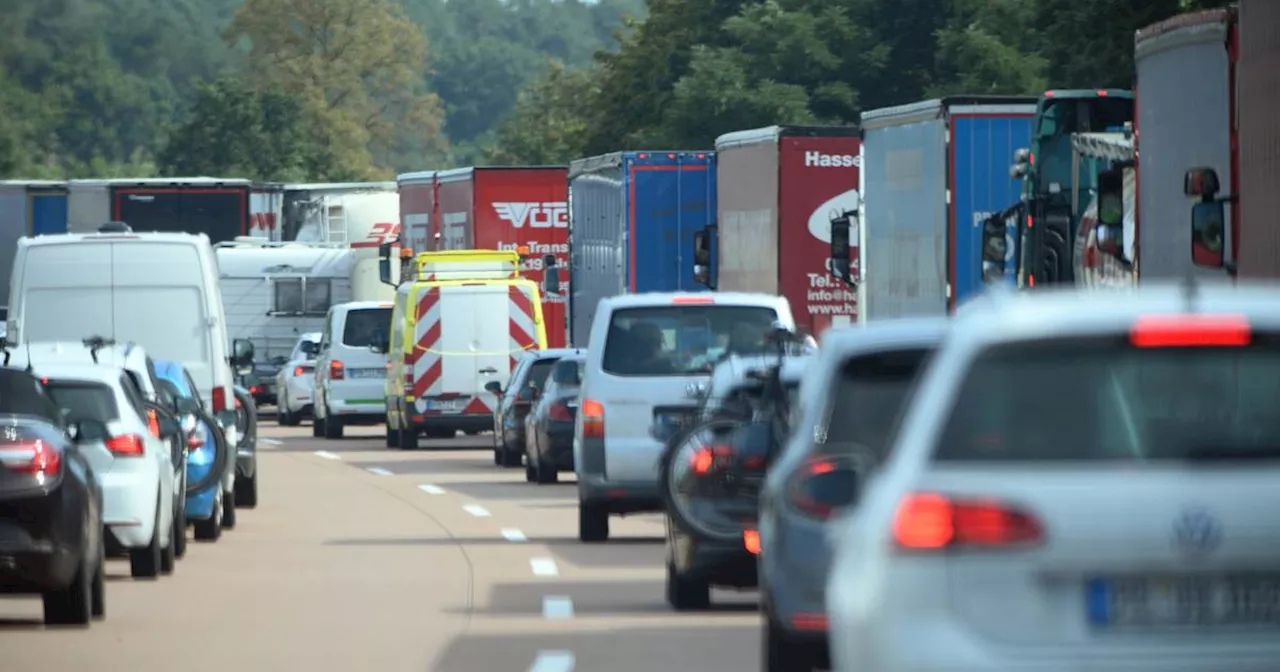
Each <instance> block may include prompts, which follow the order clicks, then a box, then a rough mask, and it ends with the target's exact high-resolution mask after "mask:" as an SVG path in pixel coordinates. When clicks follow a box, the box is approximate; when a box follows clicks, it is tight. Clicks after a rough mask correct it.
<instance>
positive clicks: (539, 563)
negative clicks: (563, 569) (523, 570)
mask: <svg viewBox="0 0 1280 672" xmlns="http://www.w3.org/2000/svg"><path fill="white" fill-rule="evenodd" d="M529 569H532V570H533V575H534V576H555V575H557V574H559V573H560V568H558V567H556V561H555V560H552V559H551V558H530V559H529Z"/></svg>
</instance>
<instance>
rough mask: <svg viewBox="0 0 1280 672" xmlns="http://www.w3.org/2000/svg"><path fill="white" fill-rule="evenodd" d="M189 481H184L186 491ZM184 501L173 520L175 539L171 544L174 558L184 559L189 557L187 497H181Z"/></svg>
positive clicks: (181, 502)
mask: <svg viewBox="0 0 1280 672" xmlns="http://www.w3.org/2000/svg"><path fill="white" fill-rule="evenodd" d="M186 481H187V479H185V478H184V479H182V482H183V490H184V491H185V489H186ZM179 497H181V498H182V499H180V500H179V502H178V513H177V514H176V515H175V516H174V518H173V539H172V540H171V541H170V542H169V545H170V546H173V557H175V558H182V557H186V555H187V496H186V495H179Z"/></svg>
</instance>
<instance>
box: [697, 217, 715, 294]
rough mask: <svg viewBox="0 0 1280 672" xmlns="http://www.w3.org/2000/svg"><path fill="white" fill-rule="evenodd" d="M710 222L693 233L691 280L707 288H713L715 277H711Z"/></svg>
mask: <svg viewBox="0 0 1280 672" xmlns="http://www.w3.org/2000/svg"><path fill="white" fill-rule="evenodd" d="M714 226H715V225H714V224H712V225H710V226H707V227H704V228H703V229H702V230H701V231H695V232H694V234H693V280H694V282H697V283H698V284H701V285H704V286H706V287H707V288H708V289H715V279H714V278H712V277H711V235H712V231H713V227H714Z"/></svg>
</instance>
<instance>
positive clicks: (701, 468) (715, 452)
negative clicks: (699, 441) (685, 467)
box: [689, 445, 733, 475]
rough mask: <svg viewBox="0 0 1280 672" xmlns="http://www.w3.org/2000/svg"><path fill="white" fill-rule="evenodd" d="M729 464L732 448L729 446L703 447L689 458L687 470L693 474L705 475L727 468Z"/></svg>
mask: <svg viewBox="0 0 1280 672" xmlns="http://www.w3.org/2000/svg"><path fill="white" fill-rule="evenodd" d="M731 462H733V448H732V447H731V446H725V445H717V446H703V447H701V448H699V449H698V450H697V451H695V452H694V453H693V455H692V456H691V457H690V458H689V468H690V469H692V470H693V473H695V474H699V475H705V474H709V473H711V472H713V471H719V470H720V469H723V468H725V467H726V466H729V464H730V463H731Z"/></svg>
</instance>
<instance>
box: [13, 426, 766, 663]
mask: <svg viewBox="0 0 1280 672" xmlns="http://www.w3.org/2000/svg"><path fill="white" fill-rule="evenodd" d="M380 431H381V428H376V429H375V428H367V429H365V428H356V429H349V430H348V438H346V439H343V440H340V441H330V440H325V439H315V438H312V437H311V435H310V434H311V429H310V427H309V426H306V425H304V426H303V427H298V428H282V427H277V426H275V424H274V423H264V425H263V426H262V428H261V432H262V436H263V437H264V438H265V439H266V440H265V441H264V442H263V445H262V446H261V454H260V455H259V470H260V471H261V473H262V476H261V482H260V504H259V506H258V508H256V509H254V510H251V511H245V510H241V512H240V516H239V525H238V526H237V528H236V529H234V530H229V531H227V532H226V533H225V534H224V535H223V537H222V539H221V540H220V541H218V542H217V543H214V544H197V543H192V544H191V545H190V546H189V551H188V554H187V557H186V558H184V559H183V560H181V561H180V562H179V564H178V567H177V570H176V571H175V573H174V575H173V576H171V577H162V578H161V579H160V580H159V581H155V582H139V581H134V580H132V579H130V578H129V577H128V564H127V563H126V562H124V561H111V562H110V563H109V566H108V575H109V583H108V585H107V618H106V620H105V621H102V622H98V623H95V624H94V625H93V626H92V627H91V628H89V629H88V630H84V629H67V630H63V629H54V628H44V627H43V626H41V625H40V620H39V619H40V605H39V601H38V600H32V599H26V598H0V669H2V670H4V672H28V671H30V672H36V671H37V670H39V671H41V672H47V671H49V670H57V671H60V670H75V669H129V670H133V672H149V671H151V670H156V671H160V670H164V671H166V672H167V671H168V670H172V669H174V668H175V667H176V668H177V669H182V670H184V671H185V672H204V671H205V670H208V671H209V672H213V671H215V670H216V671H218V672H225V670H228V669H235V670H237V671H239V672H252V671H257V670H263V671H271V672H281V671H282V670H308V671H311V672H321V671H329V670H333V671H335V672H336V671H339V670H341V671H344V672H347V671H351V672H355V671H359V672H365V671H371V670H378V671H379V672H401V671H403V672H426V671H436V672H524V671H526V670H529V671H533V672H571V671H575V670H576V671H588V670H601V671H608V672H630V671H636V672H640V671H643V672H650V671H651V670H653V669H662V670H665V671H667V672H686V671H687V672H719V671H722V670H753V669H759V649H760V643H759V635H760V620H759V616H758V614H757V611H756V599H755V595H754V593H735V592H724V593H719V592H718V593H716V594H715V595H713V598H712V599H713V602H714V604H715V606H714V607H713V609H712V610H711V612H701V613H687V614H677V613H674V612H672V611H671V610H670V609H669V608H668V607H667V605H666V602H665V600H664V596H663V580H664V574H665V573H664V569H663V567H664V551H663V544H662V534H663V528H662V522H661V519H660V518H659V517H657V516H637V517H631V518H626V519H618V518H614V519H612V530H611V532H612V539H611V540H610V541H609V542H608V543H606V544H592V545H584V544H581V543H579V542H578V540H577V497H576V490H575V488H574V486H573V484H572V480H573V476H572V474H562V475H561V479H562V482H561V484H558V485H541V486H539V485H533V484H528V483H525V482H524V470H523V469H504V468H502V467H497V466H494V464H493V459H492V452H491V445H492V444H491V441H492V438H491V437H490V436H489V435H481V436H477V437H462V436H459V437H458V438H455V439H451V440H446V441H424V442H423V444H422V445H423V449H422V450H419V451H415V452H402V451H398V450H392V449H386V448H385V447H384V444H383V440H382V436H381V434H380Z"/></svg>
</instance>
